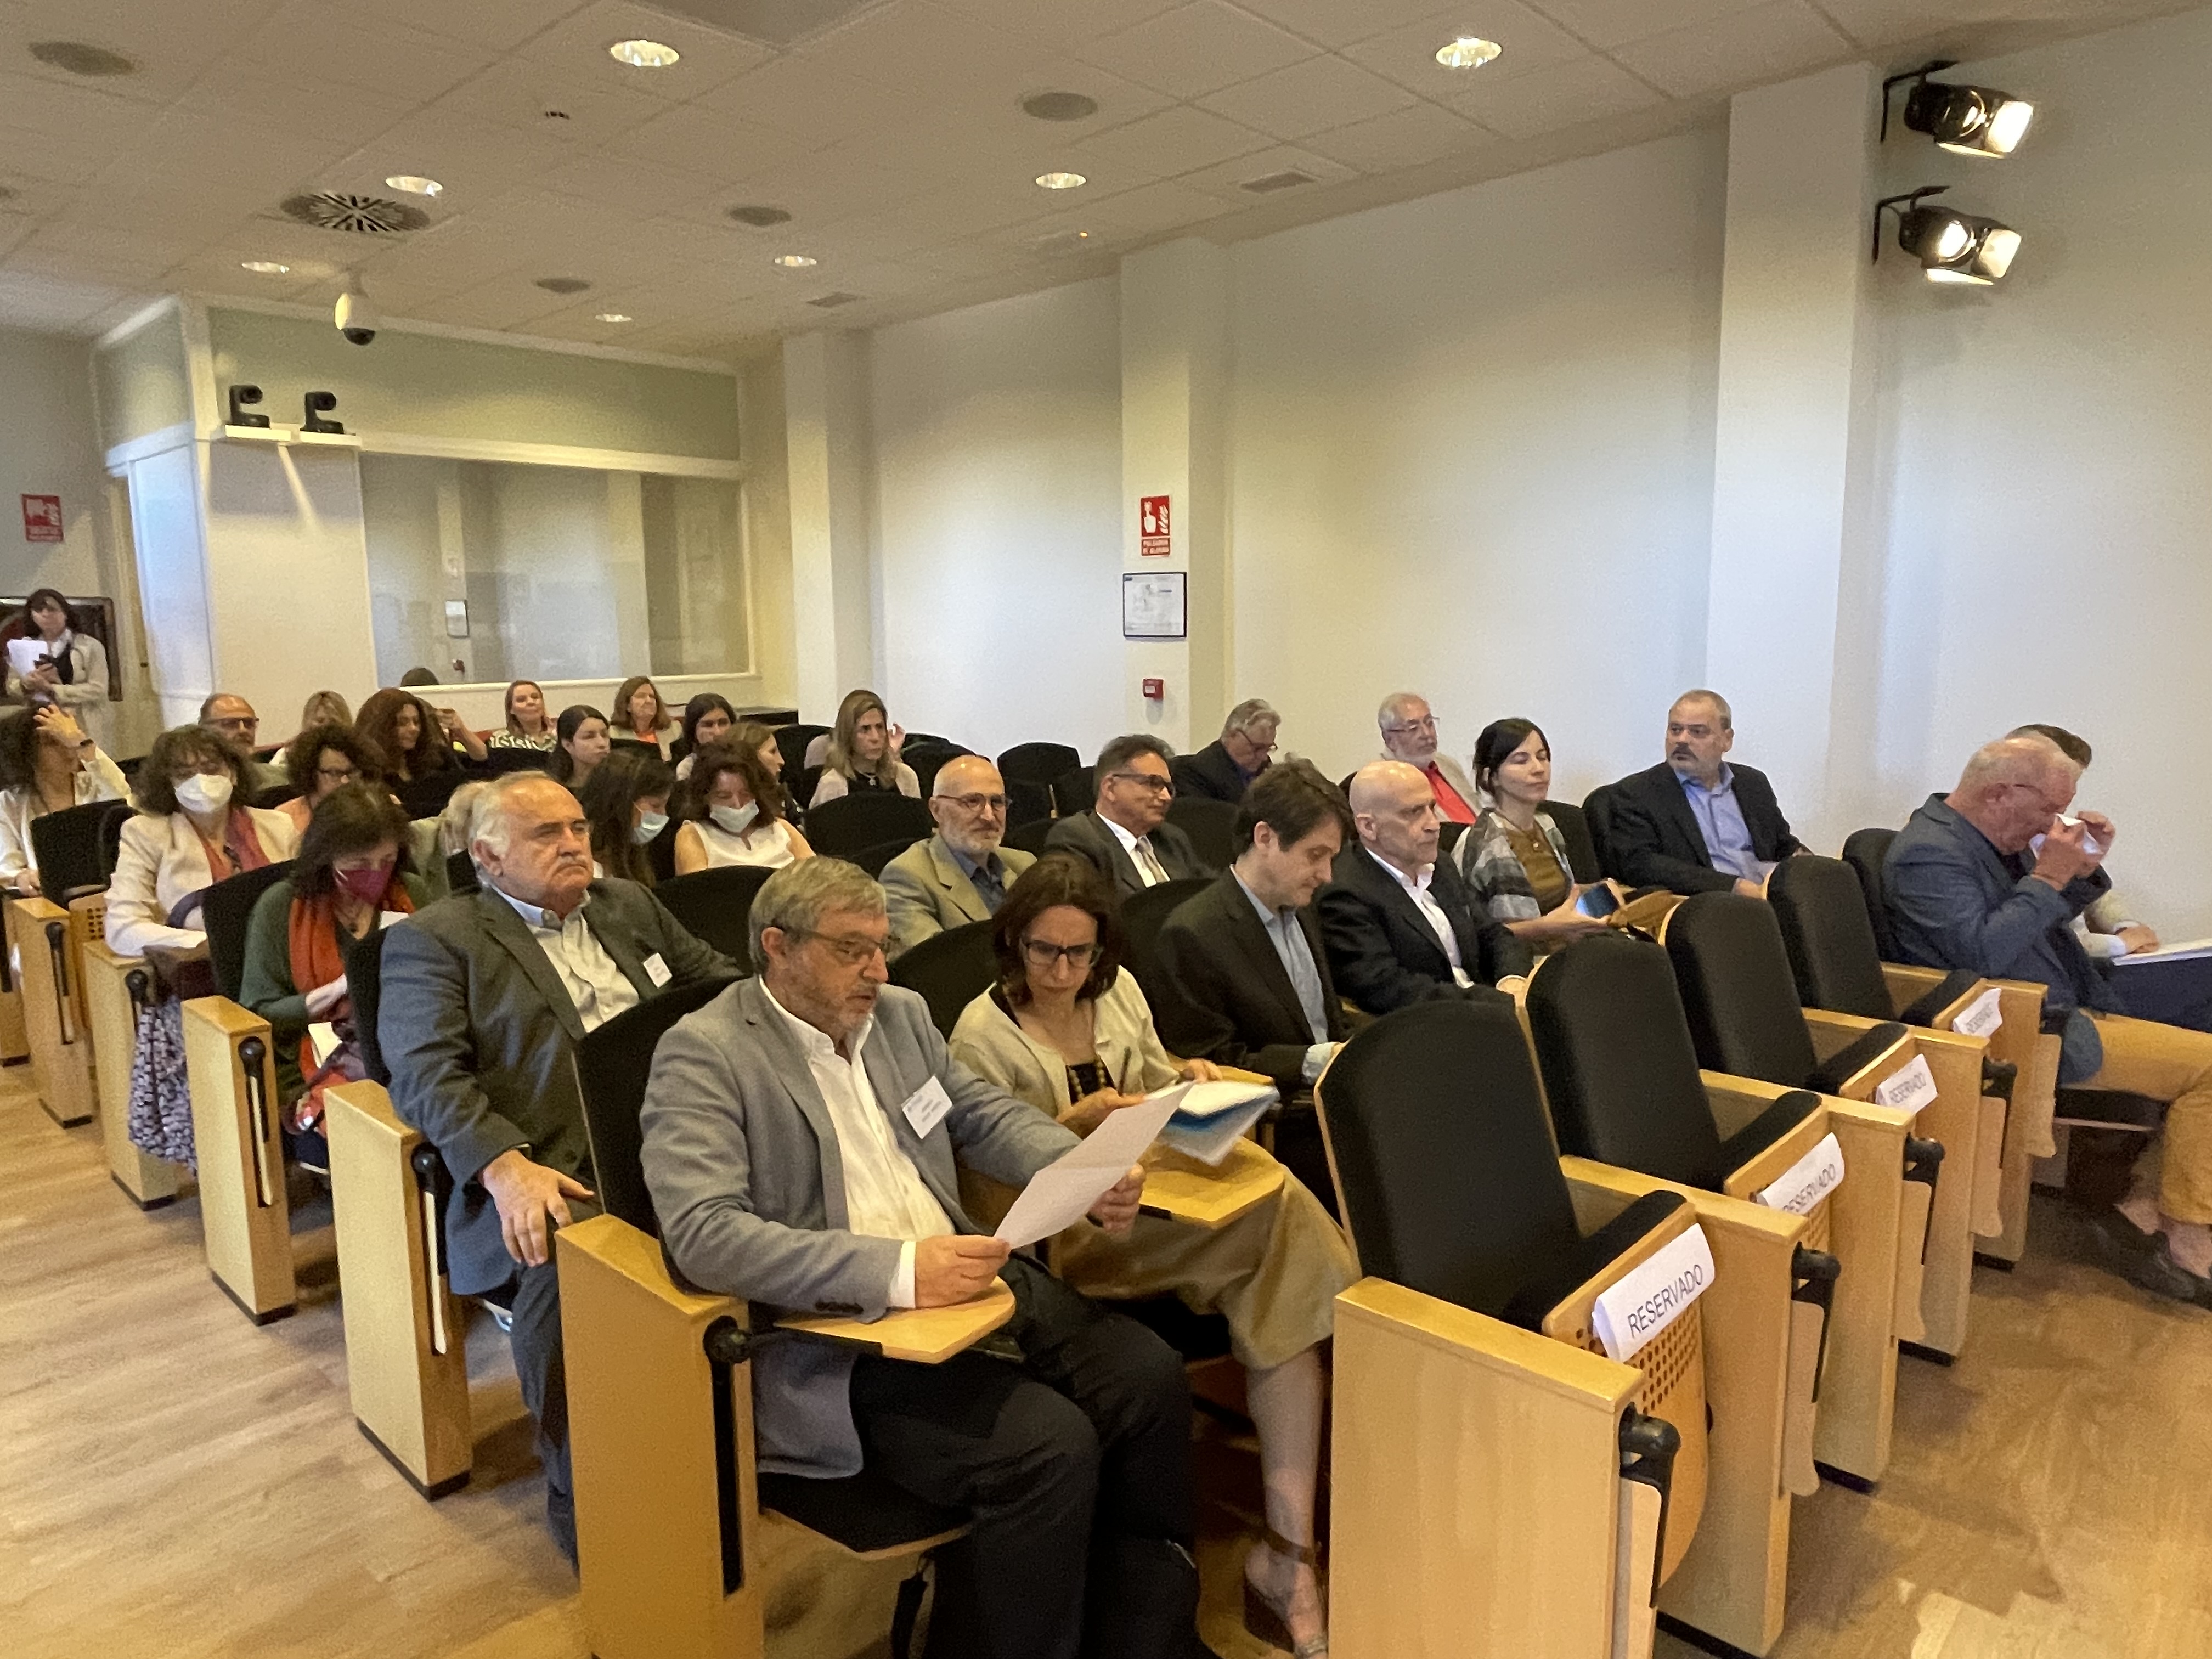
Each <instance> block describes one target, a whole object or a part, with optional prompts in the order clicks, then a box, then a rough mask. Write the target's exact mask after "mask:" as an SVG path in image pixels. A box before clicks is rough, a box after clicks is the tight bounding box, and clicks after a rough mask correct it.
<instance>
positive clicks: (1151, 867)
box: [1098, 812, 1168, 887]
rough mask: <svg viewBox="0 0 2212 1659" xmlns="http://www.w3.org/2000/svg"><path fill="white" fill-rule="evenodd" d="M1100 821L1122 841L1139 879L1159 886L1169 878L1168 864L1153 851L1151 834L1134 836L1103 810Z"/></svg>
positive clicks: (1099, 816) (1150, 884)
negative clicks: (1135, 867)
mask: <svg viewBox="0 0 2212 1659" xmlns="http://www.w3.org/2000/svg"><path fill="white" fill-rule="evenodd" d="M1098 822H1099V823H1103V824H1104V825H1105V826H1106V827H1107V828H1108V829H1111V830H1112V831H1113V832H1114V839H1115V840H1116V841H1118V842H1121V850H1122V851H1123V852H1125V853H1127V854H1128V855H1129V862H1130V863H1132V864H1133V865H1135V866H1137V879H1138V880H1139V881H1141V882H1142V883H1144V884H1145V885H1146V886H1147V887H1157V886H1158V885H1159V884H1161V883H1162V882H1164V881H1165V880H1166V879H1167V878H1168V872H1167V866H1165V865H1164V864H1162V863H1161V862H1160V860H1159V855H1158V854H1157V853H1155V852H1153V851H1152V837H1151V836H1133V835H1131V834H1130V833H1129V832H1128V831H1127V829H1123V828H1122V827H1121V825H1120V824H1118V823H1115V822H1114V820H1113V819H1111V818H1109V817H1107V816H1106V815H1105V814H1104V813H1103V812H1101V813H1100V814H1099V815H1098Z"/></svg>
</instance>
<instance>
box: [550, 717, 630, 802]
mask: <svg viewBox="0 0 2212 1659" xmlns="http://www.w3.org/2000/svg"><path fill="white" fill-rule="evenodd" d="M586 720H597V721H598V722H599V724H600V725H602V726H606V728H607V735H608V737H610V738H612V737H613V736H614V730H615V729H614V727H613V726H611V725H609V724H608V721H607V717H606V716H605V714H601V713H599V710H598V709H596V708H592V705H591V704H589V703H587V702H572V703H570V704H569V705H568V707H567V708H564V709H562V711H561V718H560V719H559V720H556V721H554V722H553V764H552V765H551V766H550V767H549V768H547V770H549V771H550V772H551V773H552V775H553V781H555V782H556V783H573V782H574V781H575V778H576V757H574V755H572V754H570V753H569V752H568V745H569V744H570V743H571V742H573V741H574V738H575V736H576V733H577V732H580V731H582V730H583V729H584V722H585V721H586Z"/></svg>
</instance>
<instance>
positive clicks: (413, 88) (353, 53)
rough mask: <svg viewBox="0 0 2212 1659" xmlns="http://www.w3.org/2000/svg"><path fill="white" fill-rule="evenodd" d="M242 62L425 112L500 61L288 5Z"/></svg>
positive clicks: (247, 44) (317, 2)
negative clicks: (416, 106)
mask: <svg viewBox="0 0 2212 1659" xmlns="http://www.w3.org/2000/svg"><path fill="white" fill-rule="evenodd" d="M236 56H237V57H238V58H240V60H242V61H243V62H245V63H247V64H256V65H258V66H259V68H260V70H262V72H264V74H266V75H267V76H270V78H271V79H282V78H284V77H287V76H303V77H312V78H319V79H321V80H325V81H336V82H340V83H341V84H343V85H345V86H349V87H360V88H364V89H366V90H368V91H369V92H372V93H374V94H377V95H378V96H380V97H383V98H386V99H392V100H398V101H401V102H406V103H416V104H420V103H424V102H427V101H428V100H431V99H433V98H436V97H438V96H439V95H440V94H443V93H446V92H448V91H450V90H451V89H452V88H454V87H455V86H457V85H459V83H460V82H463V81H465V80H466V79H467V78H468V77H469V76H471V75H474V74H476V73H477V71H478V70H483V69H486V68H488V67H489V65H490V64H491V62H492V59H493V56H494V54H493V53H492V52H489V51H487V50H486V49H485V48H483V47H482V46H468V45H465V44H464V43H463V42H461V41H458V40H445V39H442V38H441V37H439V36H436V35H430V34H425V33H422V31H421V30H419V29H410V28H405V27H401V26H399V25H398V24H386V23H381V22H372V21H370V20H368V19H367V18H365V17H363V16H362V15H361V14H359V13H357V12H356V11H354V10H352V9H348V8H343V7H333V6H331V5H329V4H327V3H325V0H289V3H288V4H287V5H286V6H285V7H284V9H283V10H281V11H279V12H278V13H277V14H276V15H275V16H273V17H271V18H270V19H269V20H268V21H265V22H264V23H263V24H262V25H261V26H260V27H258V28H257V29H255V30H254V31H253V32H252V33H251V34H249V35H247V36H246V38H245V39H244V40H241V41H240V42H239V44H238V46H237V49H236Z"/></svg>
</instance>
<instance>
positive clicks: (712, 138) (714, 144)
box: [607, 104, 812, 179]
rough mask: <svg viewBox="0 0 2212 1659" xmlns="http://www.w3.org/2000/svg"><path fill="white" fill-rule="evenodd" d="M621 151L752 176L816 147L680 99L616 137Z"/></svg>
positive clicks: (723, 174) (612, 147) (667, 163)
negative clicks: (673, 106) (665, 110)
mask: <svg viewBox="0 0 2212 1659" xmlns="http://www.w3.org/2000/svg"><path fill="white" fill-rule="evenodd" d="M607 149H609V151H611V153H613V154H615V155H630V156H635V157H636V158H638V159H639V160H640V161H658V162H659V163H660V164H661V165H662V166H664V167H683V168H686V169H688V170H690V171H692V172H696V173H707V174H709V175H711V176H713V177H714V178H720V179H748V178H753V177H756V176H757V175H759V174H761V173H772V172H774V171H775V170H776V169H777V168H779V167H787V166H789V165H790V164H791V163H792V162H793V161H798V160H799V159H800V158H801V157H803V156H805V155H807V154H808V153H809V151H810V150H811V149H812V146H811V145H809V144H808V143H805V141H804V140H801V139H797V138H791V137H786V136H785V135H784V134H782V133H780V132H770V131H768V129H766V128H765V127H752V126H747V125H745V124H744V122H742V121H739V120H738V118H736V117H734V116H732V115H726V114H724V113H723V112H721V111H720V110H715V109H709V108H708V106H706V105H704V104H680V105H678V106H677V107H676V108H674V109H671V110H670V111H668V112H666V113H665V114H663V115H660V116H658V117H656V118H653V120H650V121H647V123H646V124H645V125H643V126H641V127H634V128H632V129H631V130H630V131H628V132H625V133H623V135H622V136H621V137H617V138H616V139H614V140H613V141H612V142H611V143H610V144H609V145H608V146H607Z"/></svg>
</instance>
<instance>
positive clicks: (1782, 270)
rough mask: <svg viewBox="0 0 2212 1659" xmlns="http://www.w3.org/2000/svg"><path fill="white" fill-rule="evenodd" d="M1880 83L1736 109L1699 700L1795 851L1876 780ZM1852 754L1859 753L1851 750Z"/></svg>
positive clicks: (1844, 72) (1863, 73) (1832, 841)
mask: <svg viewBox="0 0 2212 1659" xmlns="http://www.w3.org/2000/svg"><path fill="white" fill-rule="evenodd" d="M1880 98H1881V82H1880V79H1879V72H1878V71H1877V70H1875V68H1874V67H1873V66H1872V65H1870V64H1845V65H1844V66H1842V67H1839V68H1837V69H1832V70H1825V71H1823V72H1822V73H1820V74H1819V75H1814V76H1807V77H1805V78H1804V79H1802V80H1798V81H1792V82H1787V83H1786V84H1784V85H1781V86H1773V87H1765V88H1760V89H1759V90H1758V91H1756V92H1747V93H1744V94H1740V95H1739V96H1737V97H1736V98H1735V99H1734V100H1732V101H1731V103H1730V105H1729V171H1728V242H1727V258H1726V264H1725V268H1724V274H1723V283H1722V294H1721V340H1720V375H1719V398H1718V409H1717V421H1716V428H1715V440H1714V465H1713V531H1712V562H1711V573H1710V576H1709V582H1708V601H1707V608H1706V631H1705V641H1706V644H1705V677H1706V683H1707V684H1710V685H1711V686H1712V687H1713V688H1714V689H1715V690H1717V691H1719V692H1720V693H1721V694H1722V695H1723V696H1726V697H1727V698H1728V699H1729V702H1731V703H1732V704H1733V705H1734V706H1735V711H1736V724H1737V728H1738V730H1739V731H1740V732H1741V734H1742V736H1741V749H1742V753H1743V757H1744V759H1745V760H1746V761H1747V762H1749V763H1751V764H1753V765H1754V766H1757V767H1759V768H1760V769H1763V770H1765V771H1766V772H1768V773H1769V774H1770V775H1771V776H1772V778H1773V781H1774V785H1775V788H1776V790H1777V792H1778V794H1779V795H1780V797H1781V800H1782V806H1783V811H1784V812H1785V813H1786V814H1788V816H1789V817H1790V820H1791V822H1792V823H1793V824H1794V825H1795V826H1796V829H1797V831H1798V834H1799V835H1800V836H1801V837H1802V838H1803V839H1804V840H1805V841H1806V842H1808V845H1811V846H1813V847H1814V848H1817V849H1819V850H1822V851H1827V852H1833V851H1834V850H1835V848H1836V846H1837V844H1838V842H1839V841H1840V839H1841V836H1843V834H1844V832H1846V831H1847V830H1848V829H1850V828H1851V827H1852V824H1851V823H1849V822H1846V820H1847V819H1848V818H1849V817H1850V811H1851V810H1852V806H1851V803H1850V801H1849V800H1847V799H1844V798H1843V795H1844V787H1843V784H1842V781H1843V780H1844V778H1845V777H1847V776H1849V775H1852V774H1853V773H1854V771H1856V772H1857V774H1858V775H1864V774H1865V773H1866V772H1867V770H1868V769H1869V766H1870V762H1871V737H1870V731H1871V727H1870V725H1869V724H1868V723H1867V721H1866V720H1862V718H1861V717H1860V715H1859V714H1858V713H1857V712H1855V711H1866V714H1867V716H1868V717H1869V720H1870V714H1871V709H1872V706H1873V694H1874V687H1875V671H1876V664H1875V660H1874V653H1873V648H1872V644H1873V639H1874V634H1873V631H1872V629H1873V624H1874V620H1875V619H1874V618H1873V617H1872V615H1871V612H1870V611H1868V610H1867V609H1866V607H1865V605H1863V602H1862V600H1861V599H1860V596H1862V595H1864V594H1867V593H1870V592H1872V588H1871V586H1869V583H1870V582H1871V580H1872V578H1871V575H1870V574H1869V568H1868V566H1869V562H1870V560H1871V557H1872V555H1871V552H1870V546H1869V544H1870V538H1869V517H1870V510H1871V503H1870V499H1869V498H1870V493H1871V491H1870V483H1871V479H1870V476H1869V472H1870V469H1869V455H1870V447H1871V427H1872V423H1873V415H1872V404H1871V399H1872V392H1873V366H1874V348H1873V343H1872V338H1871V316H1870V307H1869V276H1870V274H1871V273H1870V270H1869V264H1868V258H1867V254H1868V243H1867V237H1868V225H1869V218H1870V216H1871V214H1872V212H1873V204H1874V201H1875V195H1876V193H1877V192H1876V191H1875V131H1876V126H1875V123H1876V120H1877V118H1878V115H1879V111H1880ZM1862 744H1864V748H1863V749H1862V747H1861V745H1862Z"/></svg>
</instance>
